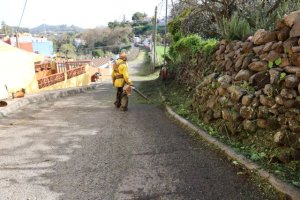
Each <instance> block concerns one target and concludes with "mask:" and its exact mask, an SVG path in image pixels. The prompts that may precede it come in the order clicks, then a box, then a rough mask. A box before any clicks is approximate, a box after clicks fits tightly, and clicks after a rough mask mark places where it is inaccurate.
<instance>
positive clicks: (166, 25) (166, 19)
mask: <svg viewBox="0 0 300 200" xmlns="http://www.w3.org/2000/svg"><path fill="white" fill-rule="evenodd" d="M165 23H166V24H165V41H164V66H165V65H166V48H167V47H166V46H167V41H166V40H167V27H168V0H166V18H165Z"/></svg>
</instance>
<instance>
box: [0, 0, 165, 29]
mask: <svg viewBox="0 0 300 200" xmlns="http://www.w3.org/2000/svg"><path fill="white" fill-rule="evenodd" d="M25 1H26V0H0V22H2V21H4V22H5V23H6V24H8V25H10V26H17V25H18V24H19V21H20V18H21V14H22V10H23V7H24V3H25ZM161 2H162V0H27V5H26V9H25V12H24V16H23V19H22V22H21V27H28V28H33V27H36V26H39V25H41V24H43V23H46V24H49V25H60V24H67V25H72V24H73V25H75V26H80V27H82V28H94V27H96V26H103V25H104V26H106V25H107V23H108V22H110V21H114V20H117V21H121V20H122V19H123V16H124V15H125V18H126V19H127V20H131V17H132V15H133V13H135V12H142V13H146V14H147V15H148V16H151V17H152V16H154V9H155V6H158V14H159V15H160V17H163V16H164V12H165V11H164V8H163V7H162V3H161ZM164 2H165V1H164ZM164 4H165V3H164Z"/></svg>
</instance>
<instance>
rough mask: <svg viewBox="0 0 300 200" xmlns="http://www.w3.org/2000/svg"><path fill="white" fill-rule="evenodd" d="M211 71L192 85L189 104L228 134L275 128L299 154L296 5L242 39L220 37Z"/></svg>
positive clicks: (299, 25)
mask: <svg viewBox="0 0 300 200" xmlns="http://www.w3.org/2000/svg"><path fill="white" fill-rule="evenodd" d="M212 65H213V66H214V67H215V73H212V74H210V75H209V76H206V77H205V78H204V80H202V82H201V83H200V84H199V85H198V86H197V89H196V93H195V95H194V97H193V104H192V108H193V110H194V111H196V112H197V113H198V114H199V115H200V116H201V117H202V118H203V119H204V121H205V122H209V123H212V122H214V121H216V120H223V121H224V124H225V125H226V128H227V130H228V131H229V132H231V133H232V134H236V133H239V132H241V131H248V132H254V133H255V132H256V131H257V130H258V129H271V130H274V139H273V140H274V143H275V144H277V145H282V146H288V147H289V148H293V149H294V150H295V153H294V156H295V158H296V159H299V157H300V156H297V155H300V11H296V12H293V13H291V14H290V15H287V16H285V17H284V19H282V20H281V21H279V22H277V24H276V28H275V30H274V31H265V30H258V31H257V32H256V33H255V34H254V36H252V37H249V38H248V39H247V40H246V41H244V42H242V41H231V42H228V41H225V40H223V41H221V42H220V43H219V46H218V49H217V51H216V53H215V55H214V60H213V63H212Z"/></svg>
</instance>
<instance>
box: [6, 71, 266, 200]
mask: <svg viewBox="0 0 300 200" xmlns="http://www.w3.org/2000/svg"><path fill="white" fill-rule="evenodd" d="M136 67H137V66H136ZM113 99H114V90H113V88H112V86H111V84H110V83H104V84H103V85H102V86H101V87H99V88H98V89H96V90H91V91H88V92H85V93H81V94H77V95H74V96H69V97H65V98H60V99H57V100H55V101H47V102H43V103H36V104H31V105H28V106H26V107H24V108H22V109H20V110H18V111H16V112H14V113H12V114H10V115H9V116H8V117H6V118H5V119H0V124H1V125H0V200H2V199H3V200H4V199H5V200H6V199H16V200H19V199H20V200H23V199H24V200H26V199H30V200H33V199H42V200H48V199H61V200H76V199H78V200H85V199H89V200H92V199H103V200H114V199H117V200H119V199H120V200H121V199H144V200H146V199H170V200H177V199H182V200H187V199H203V200H214V199H224V200H225V199H226V200H228V199H230V200H231V199H232V200H233V199H269V198H267V197H266V196H264V194H263V193H262V192H261V191H259V189H258V187H257V186H255V184H253V183H251V181H249V179H248V178H247V176H245V175H237V173H238V172H239V171H240V170H239V169H237V168H236V167H234V166H232V165H231V163H230V162H229V161H228V160H227V159H226V158H225V157H224V156H221V155H220V153H219V152H218V151H216V150H214V149H213V148H211V147H209V146H208V145H207V144H205V142H202V141H198V140H196V139H194V138H192V137H191V136H189V135H188V134H187V132H186V131H185V130H184V129H182V128H181V127H179V126H178V125H176V124H175V123H173V122H172V120H170V119H168V118H167V117H166V115H165V114H164V111H163V110H162V109H161V108H159V107H157V106H155V105H147V104H139V103H137V102H134V101H133V100H132V98H131V99H130V100H131V101H130V105H129V111H128V112H125V113H124V112H121V111H118V110H115V108H114V107H113Z"/></svg>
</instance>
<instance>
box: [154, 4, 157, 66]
mask: <svg viewBox="0 0 300 200" xmlns="http://www.w3.org/2000/svg"><path fill="white" fill-rule="evenodd" d="M156 34H157V6H155V14H154V32H153V71H154V70H155V65H156Z"/></svg>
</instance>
